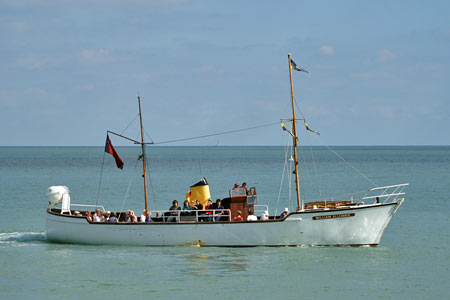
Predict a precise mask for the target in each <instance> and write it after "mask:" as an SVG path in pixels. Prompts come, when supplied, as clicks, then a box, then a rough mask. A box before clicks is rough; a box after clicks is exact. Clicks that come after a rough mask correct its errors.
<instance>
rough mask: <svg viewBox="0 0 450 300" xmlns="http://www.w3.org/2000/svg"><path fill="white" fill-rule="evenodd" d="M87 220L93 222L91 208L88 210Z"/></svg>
mask: <svg viewBox="0 0 450 300" xmlns="http://www.w3.org/2000/svg"><path fill="white" fill-rule="evenodd" d="M86 220H88V222H92V213H91V211H89V210H87V211H86Z"/></svg>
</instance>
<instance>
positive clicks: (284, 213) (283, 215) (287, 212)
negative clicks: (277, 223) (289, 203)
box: [280, 207, 289, 219]
mask: <svg viewBox="0 0 450 300" xmlns="http://www.w3.org/2000/svg"><path fill="white" fill-rule="evenodd" d="M288 214H289V209H288V208H287V207H286V208H285V209H284V211H283V212H282V213H281V215H280V219H284V218H286V217H287V215H288Z"/></svg>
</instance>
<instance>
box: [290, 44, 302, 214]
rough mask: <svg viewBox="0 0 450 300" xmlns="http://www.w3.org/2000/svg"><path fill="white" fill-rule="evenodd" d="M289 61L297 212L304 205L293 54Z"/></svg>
mask: <svg viewBox="0 0 450 300" xmlns="http://www.w3.org/2000/svg"><path fill="white" fill-rule="evenodd" d="M288 59H289V77H290V79H291V98H292V134H293V136H292V139H293V143H292V144H293V145H292V146H293V148H294V164H295V189H296V192H297V211H300V210H301V209H302V203H301V199H300V185H299V178H298V157H297V140H298V139H297V126H296V119H295V103H294V86H293V83H292V63H291V54H290V53H289V54H288Z"/></svg>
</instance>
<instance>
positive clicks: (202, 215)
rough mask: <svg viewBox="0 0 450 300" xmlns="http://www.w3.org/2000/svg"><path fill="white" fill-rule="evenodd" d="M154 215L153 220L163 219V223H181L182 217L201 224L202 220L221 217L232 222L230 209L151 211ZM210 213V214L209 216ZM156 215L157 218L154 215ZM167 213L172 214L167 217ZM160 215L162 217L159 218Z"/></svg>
mask: <svg viewBox="0 0 450 300" xmlns="http://www.w3.org/2000/svg"><path fill="white" fill-rule="evenodd" d="M149 212H150V213H152V217H151V218H162V220H163V222H173V221H175V222H180V221H181V218H182V217H195V219H194V222H199V221H201V220H209V219H211V220H215V218H217V217H220V220H222V219H224V218H225V217H227V219H228V220H227V221H231V210H229V209H203V210H158V211H149ZM208 212H210V214H208ZM219 212H227V213H226V214H221V215H220V214H218V213H219ZM153 213H155V214H156V216H154V215H153ZM166 213H171V215H167V216H166ZM158 214H160V216H158Z"/></svg>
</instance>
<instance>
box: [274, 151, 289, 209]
mask: <svg viewBox="0 0 450 300" xmlns="http://www.w3.org/2000/svg"><path fill="white" fill-rule="evenodd" d="M288 151H289V150H288V146H286V147H284V165H283V173H281V182H280V190H279V191H278V200H277V205H276V206H275V216H277V215H278V207H279V206H280V198H281V190H282V189H283V181H284V172H285V171H286V166H287V164H288V159H287V155H288ZM289 190H290V189H289Z"/></svg>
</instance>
